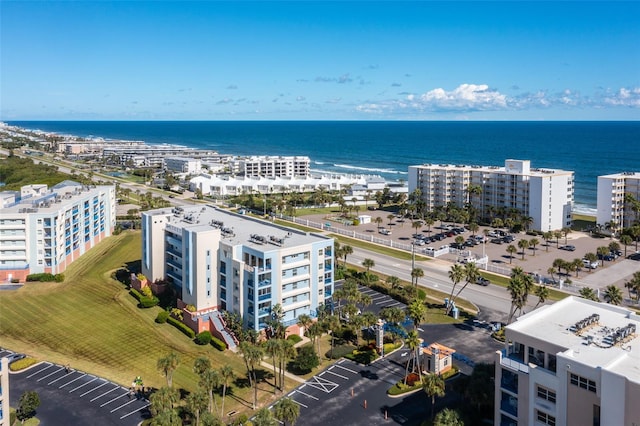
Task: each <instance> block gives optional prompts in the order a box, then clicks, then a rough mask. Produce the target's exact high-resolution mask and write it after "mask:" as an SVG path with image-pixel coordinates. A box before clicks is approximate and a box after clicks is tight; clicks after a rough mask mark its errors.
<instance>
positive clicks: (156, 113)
mask: <svg viewBox="0 0 640 426" xmlns="http://www.w3.org/2000/svg"><path fill="white" fill-rule="evenodd" d="M0 19H1V21H0V24H1V25H0V27H1V29H0V36H1V39H0V43H1V51H0V59H1V65H0V71H1V74H0V98H1V99H0V119H1V120H5V121H9V120H39V119H42V120H114V119H115V120H170V119H175V120H638V119H640V3H639V2H579V1H570V2H546V1H545V2H520V1H510V2H483V1H474V2H453V1H450V2H367V1H356V2H338V1H331V2H267V1H263V2H242V1H239V2H213V1H211V2H207V1H201V2H168V1H155V2H133V1H115V2H106V1H94V2H83V1H63V2H56V1H46V2H35V1H2V2H1V3H0Z"/></svg>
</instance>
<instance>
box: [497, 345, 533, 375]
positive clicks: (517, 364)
mask: <svg viewBox="0 0 640 426" xmlns="http://www.w3.org/2000/svg"><path fill="white" fill-rule="evenodd" d="M500 365H503V366H505V367H509V368H511V369H512V370H516V371H521V372H523V373H526V374H529V366H528V365H526V364H525V363H524V359H523V358H522V355H521V354H517V353H511V354H507V353H506V350H505V349H503V350H502V357H501V358H500Z"/></svg>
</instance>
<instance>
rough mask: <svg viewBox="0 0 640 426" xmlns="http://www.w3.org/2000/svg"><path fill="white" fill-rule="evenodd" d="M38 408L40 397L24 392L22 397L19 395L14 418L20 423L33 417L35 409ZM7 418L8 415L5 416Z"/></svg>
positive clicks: (33, 393) (35, 393)
mask: <svg viewBox="0 0 640 426" xmlns="http://www.w3.org/2000/svg"><path fill="white" fill-rule="evenodd" d="M39 406H40V397H39V396H38V393H37V392H35V391H25V392H24V393H23V394H22V395H20V401H19V402H18V409H17V411H16V417H17V418H18V420H20V421H21V422H22V423H24V421H25V420H27V419H29V418H31V417H33V415H34V414H35V412H36V409H37V408H38V407H39ZM5 415H6V416H7V417H6V418H8V416H9V413H6V414H5Z"/></svg>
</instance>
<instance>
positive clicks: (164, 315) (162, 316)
mask: <svg viewBox="0 0 640 426" xmlns="http://www.w3.org/2000/svg"><path fill="white" fill-rule="evenodd" d="M168 318H169V312H167V311H160V312H158V316H157V317H156V322H157V323H158V324H164V323H165V322H167V319H168Z"/></svg>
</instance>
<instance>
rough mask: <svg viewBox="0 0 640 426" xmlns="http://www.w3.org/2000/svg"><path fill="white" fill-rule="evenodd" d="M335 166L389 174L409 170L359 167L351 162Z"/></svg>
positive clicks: (335, 165) (404, 173) (399, 173)
mask: <svg viewBox="0 0 640 426" xmlns="http://www.w3.org/2000/svg"><path fill="white" fill-rule="evenodd" d="M333 167H337V168H339V169H349V170H361V171H363V172H371V173H388V174H396V175H406V174H407V172H401V171H399V170H393V169H377V168H375V167H359V166H352V165H350V164H334V165H333Z"/></svg>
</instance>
